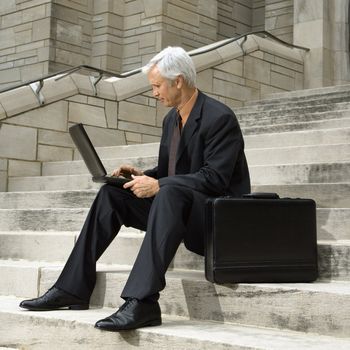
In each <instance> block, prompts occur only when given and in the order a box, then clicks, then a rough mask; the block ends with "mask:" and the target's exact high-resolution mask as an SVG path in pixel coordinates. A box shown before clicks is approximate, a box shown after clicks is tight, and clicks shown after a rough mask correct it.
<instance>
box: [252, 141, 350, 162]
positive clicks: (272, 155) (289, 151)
mask: <svg viewBox="0 0 350 350" xmlns="http://www.w3.org/2000/svg"><path fill="white" fill-rule="evenodd" d="M349 142H350V140H349ZM246 157H247V161H248V165H249V166H254V165H276V164H305V163H332V162H346V161H350V143H348V144H334V145H312V146H294V147H291V146H288V147H279V148H277V147H275V148H260V149H247V150H246Z"/></svg>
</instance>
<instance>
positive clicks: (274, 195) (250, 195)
mask: <svg viewBox="0 0 350 350" xmlns="http://www.w3.org/2000/svg"><path fill="white" fill-rule="evenodd" d="M242 197H243V198H253V199H279V198H280V197H279V195H278V194H277V193H274V192H252V193H246V194H244V195H243V196H242Z"/></svg>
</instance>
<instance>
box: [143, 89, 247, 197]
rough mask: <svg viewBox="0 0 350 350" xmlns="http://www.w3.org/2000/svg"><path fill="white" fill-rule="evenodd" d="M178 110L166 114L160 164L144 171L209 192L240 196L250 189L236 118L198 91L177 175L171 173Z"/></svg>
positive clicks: (181, 145)
mask: <svg viewBox="0 0 350 350" xmlns="http://www.w3.org/2000/svg"><path fill="white" fill-rule="evenodd" d="M176 113H177V112H176V110H175V108H174V109H172V110H171V111H170V112H169V113H168V114H167V115H166V116H165V118H164V121H163V134H162V138H161V142H160V148H159V157H158V166H157V167H156V168H154V169H151V170H147V171H145V174H146V175H148V176H152V177H154V178H156V179H159V185H160V187H162V186H165V185H178V186H186V187H189V188H190V189H193V190H195V191H199V192H202V193H204V194H207V195H208V197H209V196H222V195H231V196H235V197H240V196H241V195H242V194H244V193H249V192H250V178H249V171H248V166H247V161H246V157H245V154H244V141H243V137H242V132H241V129H240V126H239V124H238V121H237V118H236V116H235V115H234V113H233V112H232V110H231V109H230V108H228V107H227V106H226V105H224V104H223V103H221V102H219V101H217V100H215V99H213V98H211V97H209V96H207V95H205V94H203V93H202V92H199V94H198V97H197V100H196V103H195V105H194V107H193V109H192V111H191V113H190V116H189V118H188V119H187V122H186V124H185V126H184V128H183V130H182V135H181V139H180V143H179V148H178V151H177V158H176V167H175V176H168V161H169V149H170V143H171V138H172V134H173V129H174V125H175V122H176Z"/></svg>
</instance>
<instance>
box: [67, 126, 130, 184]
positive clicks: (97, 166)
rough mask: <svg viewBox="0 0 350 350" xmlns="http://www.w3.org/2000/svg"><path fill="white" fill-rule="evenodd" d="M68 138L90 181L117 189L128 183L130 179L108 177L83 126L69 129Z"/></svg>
mask: <svg viewBox="0 0 350 350" xmlns="http://www.w3.org/2000/svg"><path fill="white" fill-rule="evenodd" d="M69 133H70V136H71V137H72V140H73V142H74V144H75V146H76V147H77V149H78V151H79V153H80V154H81V157H82V158H83V160H84V162H85V165H86V167H87V168H88V169H89V171H90V174H91V175H92V181H93V182H98V183H107V184H111V185H115V186H118V187H123V185H124V184H125V183H126V182H128V181H130V180H131V179H128V178H125V177H122V176H108V175H107V172H106V169H105V167H104V166H103V164H102V162H101V159H100V157H99V156H98V154H97V152H96V150H95V148H94V146H93V145H92V143H91V140H90V138H89V136H88V134H87V133H86V131H85V129H84V126H83V124H81V123H79V124H75V125H73V126H71V127H70V128H69Z"/></svg>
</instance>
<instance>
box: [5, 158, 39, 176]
mask: <svg viewBox="0 0 350 350" xmlns="http://www.w3.org/2000/svg"><path fill="white" fill-rule="evenodd" d="M40 175H41V163H40V162H28V161H21V160H14V159H9V169H8V176H40Z"/></svg>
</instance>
